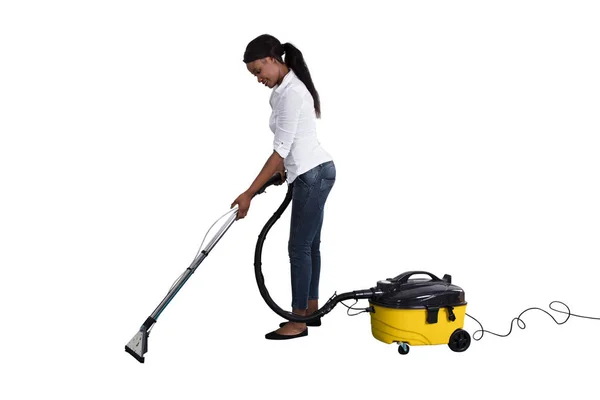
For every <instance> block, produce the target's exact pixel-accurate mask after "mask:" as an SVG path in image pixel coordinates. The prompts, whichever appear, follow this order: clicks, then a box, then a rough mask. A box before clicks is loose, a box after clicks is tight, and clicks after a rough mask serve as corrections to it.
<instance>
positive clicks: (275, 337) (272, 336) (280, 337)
mask: <svg viewBox="0 0 600 400" xmlns="http://www.w3.org/2000/svg"><path fill="white" fill-rule="evenodd" d="M307 335H308V328H306V329H305V330H303V331H302V332H300V333H297V334H295V335H281V334H279V333H276V332H275V331H273V332H270V333H267V334H266V335H265V339H270V340H286V339H295V338H299V337H302V336H307Z"/></svg>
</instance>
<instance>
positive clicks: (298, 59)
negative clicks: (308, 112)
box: [283, 43, 321, 118]
mask: <svg viewBox="0 0 600 400" xmlns="http://www.w3.org/2000/svg"><path fill="white" fill-rule="evenodd" d="M283 50H284V51H285V65H287V66H288V67H289V68H291V69H292V70H293V71H294V73H295V74H296V76H298V78H299V79H300V80H301V81H302V83H304V85H305V86H306V88H307V89H308V91H309V92H310V94H311V95H312V97H313V101H314V104H315V113H316V114H317V118H320V117H321V101H320V99H319V93H318V92H317V89H315V85H314V84H313V81H312V78H311V76H310V71H309V70H308V67H307V66H306V62H305V61H304V56H303V55H302V52H301V51H300V50H298V48H296V46H294V45H293V44H291V43H284V44H283Z"/></svg>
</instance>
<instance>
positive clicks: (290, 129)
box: [273, 90, 302, 158]
mask: <svg viewBox="0 0 600 400" xmlns="http://www.w3.org/2000/svg"><path fill="white" fill-rule="evenodd" d="M301 108H302V97H301V96H300V94H299V93H297V92H295V91H293V90H290V91H288V92H287V93H286V94H285V96H284V97H283V98H282V99H281V101H280V102H279V104H278V107H277V122H276V124H275V137H274V139H273V150H275V151H276V152H277V153H279V155H280V156H281V158H286V157H287V155H288V154H289V152H290V149H291V147H292V143H293V142H294V137H295V136H296V130H297V129H298V121H299V119H300V111H301Z"/></svg>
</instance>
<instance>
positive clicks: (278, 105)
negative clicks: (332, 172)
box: [269, 68, 333, 183]
mask: <svg viewBox="0 0 600 400" xmlns="http://www.w3.org/2000/svg"><path fill="white" fill-rule="evenodd" d="M269 103H270V104H271V108H272V109H273V112H272V113H271V118H270V120H269V127H270V128H271V130H272V131H273V133H274V134H275V137H274V139H273V150H275V151H276V152H277V153H279V155H280V156H281V157H282V158H283V164H284V166H285V168H286V170H287V174H286V175H287V181H288V183H292V182H293V181H294V179H296V177H297V176H298V175H302V174H303V173H304V172H306V171H308V170H310V169H312V168H314V167H316V166H317V165H319V164H321V163H324V162H326V161H331V160H333V158H332V157H331V155H330V154H329V153H328V152H326V151H325V150H324V149H323V147H321V143H320V142H319V140H318V139H317V129H316V122H317V115H316V112H315V106H314V101H313V97H312V95H311V94H310V92H309V91H308V89H307V88H306V86H305V85H304V83H302V81H301V80H300V78H298V76H297V75H296V74H295V73H294V71H292V69H291V68H290V70H289V72H288V73H287V74H286V75H285V76H284V77H283V80H282V81H281V84H279V85H276V86H274V88H273V92H272V93H271V98H270V99H269Z"/></svg>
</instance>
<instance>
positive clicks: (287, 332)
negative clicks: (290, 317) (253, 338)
mask: <svg viewBox="0 0 600 400" xmlns="http://www.w3.org/2000/svg"><path fill="white" fill-rule="evenodd" d="M292 313H293V314H296V315H299V316H305V315H306V310H298V309H293V310H292ZM307 334H308V328H307V327H306V324H305V323H304V322H294V321H289V322H288V323H286V324H283V326H281V325H280V328H279V329H277V330H275V331H273V332H270V333H267V334H266V335H265V337H266V338H267V339H292V338H295V337H301V336H306V335H307Z"/></svg>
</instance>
